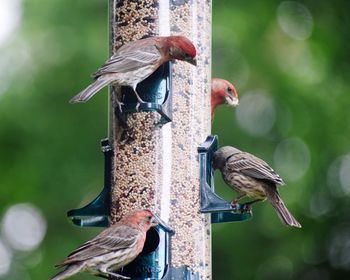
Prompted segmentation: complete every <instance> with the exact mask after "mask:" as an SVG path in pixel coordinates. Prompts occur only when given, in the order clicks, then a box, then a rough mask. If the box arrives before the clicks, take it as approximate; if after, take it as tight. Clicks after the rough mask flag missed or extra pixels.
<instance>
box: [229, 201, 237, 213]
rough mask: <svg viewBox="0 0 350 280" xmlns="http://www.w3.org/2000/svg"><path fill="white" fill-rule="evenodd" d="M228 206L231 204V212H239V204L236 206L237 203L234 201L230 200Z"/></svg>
mask: <svg viewBox="0 0 350 280" xmlns="http://www.w3.org/2000/svg"><path fill="white" fill-rule="evenodd" d="M230 204H231V207H232V209H233V211H237V210H239V204H238V201H237V200H236V199H234V200H232V201H231V203H230Z"/></svg>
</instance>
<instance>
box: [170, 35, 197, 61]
mask: <svg viewBox="0 0 350 280" xmlns="http://www.w3.org/2000/svg"><path fill="white" fill-rule="evenodd" d="M168 44H169V56H170V59H178V60H183V61H186V62H188V63H191V64H192V65H194V66H196V65H197V61H196V59H195V57H196V53H197V51H196V48H195V46H194V45H193V43H192V42H191V41H190V40H189V39H187V38H186V37H184V36H169V37H168Z"/></svg>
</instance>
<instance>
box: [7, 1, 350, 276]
mask: <svg viewBox="0 0 350 280" xmlns="http://www.w3.org/2000/svg"><path fill="white" fill-rule="evenodd" d="M349 11H350V2H349V1H345V0H344V1H341V0H337V1H325V0H319V1H311V0H309V1H298V2H294V1H275V0H265V1H246V0H239V1H236V0H235V1H233V0H218V1H214V3H213V76H217V77H222V78H226V79H228V80H230V81H231V82H233V83H234V84H235V85H236V87H237V89H238V92H239V95H240V106H239V107H238V108H237V109H235V110H232V109H231V108H227V107H222V108H219V109H218V111H217V113H216V119H215V122H214V125H213V133H214V134H218V135H219V136H220V140H219V141H220V144H221V145H235V146H236V147H238V148H240V149H242V150H246V151H249V152H251V153H254V154H256V155H257V156H260V157H262V158H264V159H265V160H266V161H267V162H269V163H270V164H271V165H272V166H274V167H275V169H276V170H277V171H278V172H279V173H280V174H281V175H282V177H283V178H284V179H285V181H286V182H287V184H288V186H287V187H285V188H284V187H283V189H281V195H282V197H283V198H284V200H285V202H286V204H287V205H288V208H289V209H290V210H291V212H292V213H293V214H294V215H295V216H296V217H297V218H298V220H299V221H300V222H301V223H302V225H303V228H302V229H301V230H298V229H290V228H286V227H284V226H282V225H281V223H280V221H279V219H278V218H277V215H276V214H275V213H274V210H273V209H272V207H271V206H270V205H269V204H268V203H261V204H257V205H255V206H254V218H253V219H252V220H251V221H248V222H242V223H233V224H232V223H231V224H221V225H214V226H213V279H215V280H219V279H220V280H221V279H222V280H224V279H225V280H226V279H240V280H241V279H243V280H245V279H247V280H250V279H252V280H253V279H254V280H263V279H286V280H287V279H300V280H312V279H318V280H329V279H332V280H333V279H336V280H339V279H350V220H349V218H350V211H349V207H350V202H349V196H350V148H349V129H350V110H349V105H350V98H349V94H350V93H349V90H350V85H349V82H348V81H349V79H350V52H349V51H350V49H349V48H350V28H349V27H350V16H349V14H350V13H349ZM107 14H108V11H107V1H101V0H89V1H87V0H75V1H70V0H54V1H43V0H30V1H29V0H1V1H0V222H1V231H0V279H10V280H15V279H21V280H30V279H35V280H37V279H48V278H49V277H50V276H52V275H53V274H54V273H55V272H56V271H55V269H54V268H53V265H54V264H55V263H56V262H57V261H59V260H61V259H62V258H64V257H65V256H66V255H67V254H68V253H69V252H70V251H71V250H73V249H75V248H76V247H77V246H78V245H80V244H81V243H82V242H84V241H86V240H87V239H88V238H90V237H92V236H94V235H95V234H96V233H97V232H99V231H100V230H99V229H93V228H89V229H81V228H78V227H74V226H72V225H71V224H70V223H69V221H68V220H67V219H66V218H65V213H66V211H67V210H68V209H71V208H74V207H77V206H78V205H81V206H82V205H84V204H85V203H87V202H88V201H90V200H91V199H92V198H94V197H95V196H96V195H97V193H98V192H99V191H100V189H101V187H102V183H103V181H102V179H103V156H102V153H101V152H100V150H99V149H100V148H99V141H100V139H101V138H104V137H106V136H107V120H108V112H107V106H106V100H107V98H106V92H105V93H104V94H99V95H97V96H96V97H95V98H94V101H93V102H89V103H86V104H85V105H84V106H69V105H68V103H67V100H69V98H70V97H72V96H73V95H74V94H75V93H77V92H78V91H79V90H81V89H82V88H83V87H84V86H86V85H87V83H88V82H89V81H90V78H89V75H90V74H91V73H92V72H93V71H94V70H95V69H96V68H97V67H99V66H100V65H101V63H102V62H103V61H104V60H105V59H106V58H107V56H108V31H107V24H108V19H107ZM216 182H217V183H216V185H217V191H218V192H219V193H220V194H221V195H222V196H224V197H226V198H227V199H231V198H233V197H234V196H235V194H234V193H233V192H232V191H231V190H229V189H228V188H227V187H226V186H224V184H223V182H222V180H221V178H220V176H219V174H217V178H216ZM75 279H95V278H94V277H91V276H89V275H86V274H84V275H81V276H78V277H76V278H75Z"/></svg>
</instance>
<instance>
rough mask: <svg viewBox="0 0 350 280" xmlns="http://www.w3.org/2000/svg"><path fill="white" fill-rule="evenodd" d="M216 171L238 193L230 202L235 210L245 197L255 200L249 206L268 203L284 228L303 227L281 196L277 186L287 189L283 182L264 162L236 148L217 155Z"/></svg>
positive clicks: (215, 160)
mask: <svg viewBox="0 0 350 280" xmlns="http://www.w3.org/2000/svg"><path fill="white" fill-rule="evenodd" d="M213 168H214V170H215V169H220V171H221V174H222V177H223V179H224V181H225V183H226V184H227V185H229V186H230V187H231V188H233V189H234V190H235V191H237V192H238V193H239V196H238V197H237V198H236V199H234V200H233V201H232V202H231V205H232V206H235V205H236V204H237V203H238V201H239V200H240V199H241V198H243V197H245V196H248V197H251V198H253V199H255V200H254V201H252V202H248V203H247V205H250V204H252V203H254V202H257V201H263V200H265V199H267V200H268V201H270V203H271V204H272V206H273V207H274V208H275V210H276V212H277V214H278V216H279V217H280V219H281V221H282V222H283V223H284V224H286V225H288V226H292V227H298V228H300V227H301V225H300V223H299V222H298V221H297V220H296V219H295V218H294V217H293V215H292V214H291V213H290V212H289V211H288V209H287V207H286V206H285V204H284V202H283V200H282V198H281V197H280V195H279V193H278V190H277V186H278V185H284V182H283V180H282V178H281V177H280V176H279V175H278V174H277V173H276V172H275V171H274V170H273V169H272V168H271V167H270V166H269V165H268V164H267V163H266V162H265V161H263V160H262V159H260V158H257V157H255V156H253V155H252V154H249V153H246V152H242V151H240V150H238V149H236V148H234V147H230V146H225V147H222V148H220V149H219V150H217V151H216V152H215V153H214V156H213Z"/></svg>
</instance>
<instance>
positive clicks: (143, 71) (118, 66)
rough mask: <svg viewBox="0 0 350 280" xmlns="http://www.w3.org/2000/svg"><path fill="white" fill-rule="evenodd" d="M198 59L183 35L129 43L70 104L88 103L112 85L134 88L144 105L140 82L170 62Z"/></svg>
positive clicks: (192, 47)
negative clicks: (139, 91) (139, 92)
mask: <svg viewBox="0 0 350 280" xmlns="http://www.w3.org/2000/svg"><path fill="white" fill-rule="evenodd" d="M195 57H196V48H195V46H194V45H193V43H192V42H191V41H190V40H189V39H187V38H186V37H184V36H168V37H149V38H145V39H141V40H138V41H134V42H130V43H127V44H125V45H123V46H122V47H120V48H119V49H118V50H117V51H116V53H115V54H114V55H113V56H112V57H111V58H109V59H108V60H107V61H106V63H105V64H104V65H102V66H101V68H99V69H98V70H97V71H96V72H95V73H94V74H93V75H92V76H93V78H95V81H94V82H93V83H92V84H91V85H89V86H88V87H87V88H86V89H84V90H83V91H81V92H80V93H78V94H77V95H76V96H74V97H73V98H72V99H71V100H70V103H77V102H86V101H88V100H89V99H90V98H91V97H92V96H94V95H95V94H96V93H97V92H98V91H99V90H100V89H102V88H103V87H105V86H107V85H109V84H118V85H121V86H129V87H131V88H132V89H133V90H134V92H135V94H136V97H137V100H138V101H139V102H140V103H144V101H143V100H142V99H141V98H140V96H139V95H138V93H137V92H136V87H137V84H138V83H140V82H141V81H143V80H144V79H146V78H147V77H148V76H150V75H151V74H152V73H153V72H154V71H156V70H157V68H158V67H159V66H160V65H162V64H163V63H165V62H167V61H170V60H174V59H177V60H183V61H186V62H188V63H191V64H193V65H197V62H196V59H195ZM117 103H118V106H119V108H120V106H121V104H122V103H121V102H119V101H118V100H117Z"/></svg>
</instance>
